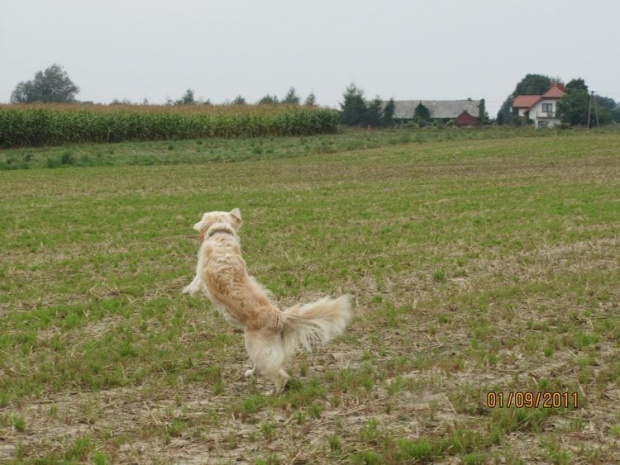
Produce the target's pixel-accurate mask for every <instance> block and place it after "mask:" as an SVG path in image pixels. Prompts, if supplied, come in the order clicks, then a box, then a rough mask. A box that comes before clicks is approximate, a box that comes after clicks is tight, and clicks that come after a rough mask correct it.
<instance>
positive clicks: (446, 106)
mask: <svg viewBox="0 0 620 465" xmlns="http://www.w3.org/2000/svg"><path fill="white" fill-rule="evenodd" d="M420 103H421V104H422V105H424V106H425V107H426V108H428V110H429V112H430V114H431V118H432V119H448V118H456V117H457V116H459V115H460V114H461V113H463V112H464V111H466V112H467V113H469V114H470V115H471V116H474V117H476V118H477V117H478V116H479V113H480V109H479V105H480V100H395V101H394V119H412V118H413V112H414V111H415V109H416V107H417V106H418V105H419V104H420ZM386 104H387V102H383V105H384V107H385V105H386Z"/></svg>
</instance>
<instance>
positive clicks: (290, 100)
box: [282, 87, 301, 105]
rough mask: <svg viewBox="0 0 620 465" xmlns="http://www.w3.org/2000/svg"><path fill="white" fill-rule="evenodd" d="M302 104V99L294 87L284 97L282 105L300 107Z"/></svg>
mask: <svg viewBox="0 0 620 465" xmlns="http://www.w3.org/2000/svg"><path fill="white" fill-rule="evenodd" d="M300 102H301V99H300V98H299V96H298V95H297V93H296V92H295V88H294V87H291V88H290V89H289V90H288V92H287V93H286V95H285V96H284V99H283V100H282V103H284V104H285V105H299V103H300Z"/></svg>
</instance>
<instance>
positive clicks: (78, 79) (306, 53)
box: [0, 0, 620, 116]
mask: <svg viewBox="0 0 620 465" xmlns="http://www.w3.org/2000/svg"><path fill="white" fill-rule="evenodd" d="M619 57H620V0H587V1H586V0H561V1H560V0H520V1H509V0H434V1H431V0H424V1H422V0H409V1H407V0H372V1H370V0H311V1H310V0H0V102H8V101H9V99H10V95H11V92H12V91H13V89H14V88H15V86H16V85H17V84H18V83H19V82H20V81H26V80H31V79H32V78H33V77H34V74H35V73H36V72H37V71H39V70H42V69H45V68H46V67H48V66H50V65H51V64H54V63H58V64H60V65H62V66H63V67H64V68H65V70H66V71H67V72H68V74H69V76H70V77H71V79H72V80H73V82H75V83H76V84H77V85H78V86H80V88H81V91H80V93H79V94H78V99H80V100H90V101H94V102H103V103H109V102H110V101H112V100H113V99H129V100H131V101H134V102H142V101H143V100H144V99H145V98H146V99H148V101H149V102H150V103H164V102H165V101H166V99H168V98H172V99H178V98H180V97H181V95H182V94H183V93H184V92H185V90H186V89H188V88H191V89H193V90H194V91H195V94H196V97H201V98H203V99H210V100H211V101H212V102H213V103H222V102H224V101H226V100H232V99H234V98H235V96H237V95H242V96H243V97H245V98H246V100H248V101H249V102H255V101H257V100H259V99H260V98H261V97H263V96H265V95H266V94H272V95H273V94H275V95H277V96H278V97H280V98H282V97H283V96H284V94H285V93H286V91H287V90H288V89H289V88H290V87H291V86H293V87H295V89H296V90H297V93H298V94H300V95H301V97H302V98H305V97H306V95H307V94H308V93H309V92H311V91H314V93H315V95H316V97H317V101H318V103H319V104H321V105H329V106H333V107H337V106H338V103H339V102H341V101H342V94H343V92H344V90H345V88H346V87H347V85H348V84H349V83H351V82H355V83H356V85H357V86H358V87H359V88H361V89H363V90H364V91H365V94H366V96H367V97H368V98H372V97H375V96H376V95H379V96H381V97H382V98H383V99H389V98H390V97H393V98H394V99H396V100H408V99H429V100H443V99H466V98H472V99H481V98H484V99H486V101H487V109H488V111H489V113H490V114H491V116H495V115H496V113H497V110H498V109H499V107H500V105H501V104H502V102H503V101H504V100H505V99H506V97H507V95H508V94H509V93H510V92H512V91H513V89H514V87H515V85H516V84H517V82H518V81H519V80H521V79H522V78H523V77H524V76H525V75H526V74H528V73H538V74H545V75H549V76H554V77H559V78H561V79H562V80H564V81H565V82H567V81H569V80H571V79H573V78H578V77H581V78H583V79H585V81H586V84H587V85H588V86H589V87H590V89H592V90H595V91H597V92H598V93H600V94H601V95H604V96H608V97H611V98H613V99H614V100H620V59H619Z"/></svg>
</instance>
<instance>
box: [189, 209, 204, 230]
mask: <svg viewBox="0 0 620 465" xmlns="http://www.w3.org/2000/svg"><path fill="white" fill-rule="evenodd" d="M206 221H207V214H206V213H204V214H203V215H202V218H200V221H199V222H198V223H196V224H195V225H194V226H192V228H194V229H195V230H196V231H202V229H203V228H204V227H205V226H206Z"/></svg>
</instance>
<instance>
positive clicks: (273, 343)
mask: <svg viewBox="0 0 620 465" xmlns="http://www.w3.org/2000/svg"><path fill="white" fill-rule="evenodd" d="M245 347H246V350H247V351H248V355H249V356H250V359H251V360H252V362H254V365H255V367H254V368H253V369H252V370H249V371H250V372H252V373H254V371H255V370H256V369H258V371H259V372H260V373H262V374H263V375H264V376H265V377H266V378H268V379H270V380H271V381H273V383H274V384H275V388H274V390H273V391H272V393H274V394H279V393H281V392H282V391H283V390H284V387H285V386H286V383H287V381H288V379H289V375H288V374H287V373H286V371H285V370H284V364H285V362H286V355H285V353H284V350H283V346H282V338H281V337H280V334H278V333H273V332H271V331H267V330H258V331H249V330H246V331H245ZM247 373H248V372H246V374H247Z"/></svg>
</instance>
